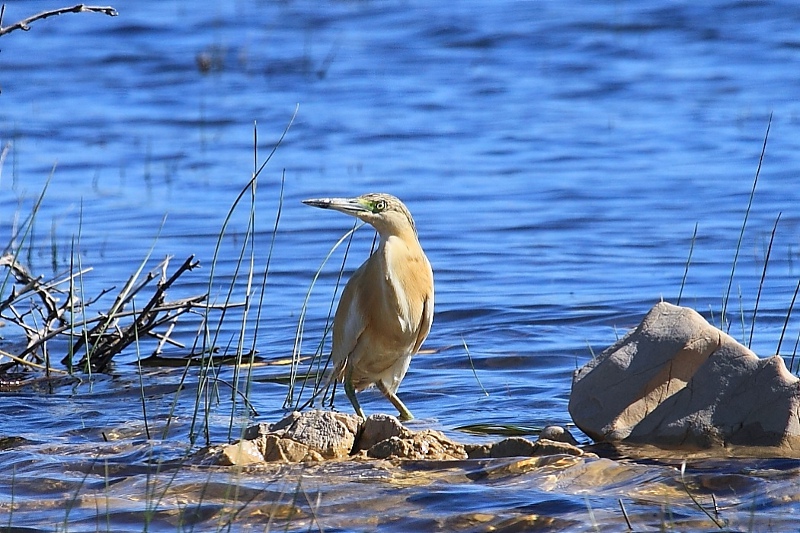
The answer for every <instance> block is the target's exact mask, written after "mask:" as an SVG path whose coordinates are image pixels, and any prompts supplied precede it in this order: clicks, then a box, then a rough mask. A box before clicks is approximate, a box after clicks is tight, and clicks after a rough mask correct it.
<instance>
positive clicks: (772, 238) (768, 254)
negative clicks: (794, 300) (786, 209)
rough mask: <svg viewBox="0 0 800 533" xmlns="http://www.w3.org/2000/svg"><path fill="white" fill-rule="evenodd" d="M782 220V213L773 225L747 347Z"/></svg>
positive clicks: (750, 340) (748, 343)
mask: <svg viewBox="0 0 800 533" xmlns="http://www.w3.org/2000/svg"><path fill="white" fill-rule="evenodd" d="M780 221H781V213H778V217H777V218H776V219H775V224H774V225H773V226H772V234H771V235H770V237H769V246H767V256H766V257H765V258H764V269H763V270H762V271H761V279H760V280H759V282H758V293H757V294H756V305H755V307H754V308H753V319H752V321H751V323H750V338H749V339H748V340H747V347H748V348H750V347H751V346H752V345H753V333H754V332H755V330H756V314H757V313H758V304H759V302H760V301H761V290H762V289H763V288H764V279H765V278H766V277H767V266H768V265H769V256H770V254H771V253H772V243H773V242H775V231H777V229H778V222H780Z"/></svg>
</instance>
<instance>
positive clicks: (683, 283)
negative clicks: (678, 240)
mask: <svg viewBox="0 0 800 533" xmlns="http://www.w3.org/2000/svg"><path fill="white" fill-rule="evenodd" d="M697 226H698V223H697V222H695V223H694V231H693V232H692V243H691V244H690V245H689V257H687V258H686V267H685V268H684V269H683V279H681V290H680V291H679V292H678V301H677V302H676V305H681V297H682V296H683V288H684V287H685V286H686V277H687V276H688V275H689V265H690V264H691V262H692V253H694V243H695V241H696V240H697Z"/></svg>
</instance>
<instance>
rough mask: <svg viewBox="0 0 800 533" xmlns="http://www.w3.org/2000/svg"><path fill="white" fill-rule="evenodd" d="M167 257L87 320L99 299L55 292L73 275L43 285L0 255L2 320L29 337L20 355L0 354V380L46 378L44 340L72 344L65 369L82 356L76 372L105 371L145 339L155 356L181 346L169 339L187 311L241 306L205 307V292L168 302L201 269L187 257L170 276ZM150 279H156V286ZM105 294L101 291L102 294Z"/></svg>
mask: <svg viewBox="0 0 800 533" xmlns="http://www.w3.org/2000/svg"><path fill="white" fill-rule="evenodd" d="M170 259H171V258H169V257H167V258H166V259H164V261H162V262H161V263H159V264H158V265H157V266H156V267H155V268H154V269H153V270H151V271H150V272H149V273H147V274H146V275H144V276H143V277H142V278H141V279H137V278H138V275H134V276H131V278H130V279H129V280H128V282H127V283H126V284H125V286H124V287H123V288H122V289H121V290H120V292H119V294H117V296H116V297H115V298H114V299H113V302H112V304H111V306H110V307H109V308H108V310H107V311H106V312H104V313H97V314H96V315H95V316H92V317H88V316H86V308H87V306H88V305H89V304H91V303H95V302H97V301H98V300H99V298H100V297H96V298H93V299H89V300H82V299H81V298H80V297H79V296H78V295H76V294H74V293H73V292H72V290H74V284H72V283H70V284H69V287H70V289H69V290H66V289H60V288H59V286H61V285H64V284H65V282H66V281H69V280H71V279H72V278H73V277H74V276H76V275H77V274H76V273H69V274H68V275H66V278H65V277H64V275H59V277H58V278H57V279H53V280H50V281H42V279H41V277H34V276H33V275H31V274H30V273H29V272H28V270H27V269H26V268H25V267H23V266H22V265H21V264H19V263H18V262H17V261H16V258H15V257H14V256H13V255H11V254H7V255H3V256H0V268H5V269H6V271H7V275H8V278H10V279H11V280H13V284H12V287H11V289H10V291H9V293H10V294H9V295H8V296H7V297H5V298H2V299H0V319H2V320H5V321H6V322H7V323H9V324H13V325H14V326H16V327H17V328H18V329H19V330H20V331H21V332H22V334H23V335H24V336H25V338H26V339H27V342H26V347H25V348H24V349H23V350H22V352H21V353H17V354H13V355H12V354H8V353H7V352H0V359H3V358H5V359H6V362H3V363H2V364H0V382H2V378H3V375H4V374H6V373H7V372H9V371H10V370H11V369H12V368H15V367H22V368H27V369H34V370H40V369H45V370H46V371H47V372H48V374H49V372H50V371H51V369H50V359H49V357H48V342H49V341H51V340H53V339H57V338H61V339H66V340H67V341H68V342H69V344H70V345H71V349H70V351H69V354H68V355H67V356H66V357H65V358H64V359H63V360H62V363H63V364H65V365H67V367H69V368H74V367H75V365H73V360H74V359H73V358H75V357H77V355H78V354H82V355H81V358H80V361H79V362H78V364H77V368H80V369H83V370H87V371H88V370H91V371H94V372H98V371H104V370H106V369H107V368H108V366H109V365H110V363H111V361H112V359H113V358H114V356H115V355H117V354H118V353H120V352H122V351H123V350H125V349H126V348H128V347H129V346H131V345H132V344H134V343H138V342H141V341H143V340H146V339H155V342H156V347H155V349H154V350H153V352H152V355H154V356H155V355H157V354H158V353H160V352H161V351H162V350H163V347H164V345H165V344H166V343H170V344H172V345H175V346H179V347H182V346H183V345H182V344H181V343H180V342H177V341H175V340H173V339H171V338H170V335H171V333H172V332H173V330H174V328H175V325H176V323H177V321H178V319H179V317H180V316H181V315H183V314H185V313H189V312H202V313H207V312H208V311H209V310H212V309H213V310H223V311H224V310H225V309H230V308H233V307H237V306H239V305H241V304H237V303H230V302H226V303H224V304H220V305H214V304H212V305H209V304H206V303H205V302H206V300H207V294H201V295H198V296H190V297H187V298H181V299H178V300H173V301H167V291H168V290H169V289H170V288H171V287H172V286H173V285H174V284H175V282H176V281H177V280H178V279H179V278H180V276H181V275H183V274H184V273H186V272H188V271H191V270H192V269H194V268H196V267H197V266H198V265H199V261H196V260H195V258H194V256H190V257H188V258H187V259H186V260H185V261H184V262H183V263H182V264H181V265H180V266H179V267H178V268H177V269H176V270H175V271H174V272H173V273H172V275H168V268H169V262H170ZM8 278H7V279H8ZM154 280H157V281H156V282H155V284H154V283H153V281H154ZM153 285H155V286H153ZM149 288H151V289H152V294H151V295H150V296H149V299H148V300H147V303H146V304H145V305H144V306H143V307H140V308H137V306H136V303H135V301H134V298H136V297H140V296H142V295H143V293H144V292H145V291H146V290H149ZM3 292H5V291H3ZM107 292H108V290H104V291H103V292H102V293H101V296H102V295H105V294H107ZM143 297H147V295H144V296H143ZM62 300H63V302H62ZM157 329H158V330H160V331H156V330H157Z"/></svg>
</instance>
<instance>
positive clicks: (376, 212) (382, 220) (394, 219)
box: [303, 193, 417, 238]
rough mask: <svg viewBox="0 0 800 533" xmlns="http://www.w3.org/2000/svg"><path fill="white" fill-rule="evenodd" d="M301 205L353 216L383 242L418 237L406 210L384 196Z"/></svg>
mask: <svg viewBox="0 0 800 533" xmlns="http://www.w3.org/2000/svg"><path fill="white" fill-rule="evenodd" d="M303 203H304V204H306V205H310V206H313V207H320V208H322V209H333V210H336V211H340V212H342V213H345V214H347V215H351V216H354V217H356V218H358V219H361V220H363V221H364V222H366V223H368V224H370V225H372V227H374V228H375V229H376V230H378V233H379V234H380V235H381V236H382V237H384V238H386V237H389V236H391V235H398V236H402V235H403V234H404V233H407V232H411V233H412V234H413V235H414V236H416V234H417V229H416V226H415V225H414V219H413V218H411V213H410V212H409V211H408V208H406V206H405V205H404V204H403V202H401V201H400V200H399V199H398V198H397V197H395V196H392V195H391V194H385V193H368V194H364V195H361V196H357V197H356V198H319V199H312V200H303Z"/></svg>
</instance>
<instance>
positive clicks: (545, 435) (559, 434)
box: [538, 426, 578, 446]
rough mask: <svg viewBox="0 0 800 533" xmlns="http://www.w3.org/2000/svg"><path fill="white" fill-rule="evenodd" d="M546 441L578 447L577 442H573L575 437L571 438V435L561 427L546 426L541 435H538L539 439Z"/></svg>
mask: <svg viewBox="0 0 800 533" xmlns="http://www.w3.org/2000/svg"><path fill="white" fill-rule="evenodd" d="M542 439H547V440H552V441H556V442H565V443H567V444H572V445H573V446H577V445H578V441H577V440H575V437H573V436H572V433H570V432H569V431H567V429H566V428H562V427H561V426H546V427H545V428H544V429H543V430H542V431H541V433H539V439H538V440H542Z"/></svg>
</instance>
